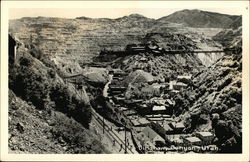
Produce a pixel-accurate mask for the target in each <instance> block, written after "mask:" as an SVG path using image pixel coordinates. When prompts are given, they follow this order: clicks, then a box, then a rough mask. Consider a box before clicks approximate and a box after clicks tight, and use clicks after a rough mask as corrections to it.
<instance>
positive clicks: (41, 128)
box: [9, 90, 108, 154]
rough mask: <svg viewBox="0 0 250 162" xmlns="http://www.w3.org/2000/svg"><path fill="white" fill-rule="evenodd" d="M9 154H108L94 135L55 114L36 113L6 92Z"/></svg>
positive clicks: (67, 118) (19, 99)
mask: <svg viewBox="0 0 250 162" xmlns="http://www.w3.org/2000/svg"><path fill="white" fill-rule="evenodd" d="M9 103H10V106H9V153H19V154H20V153H25V154H28V153H32V154H34V153H37V154H48V153H50V154H52V153H54V154H56V153H57V154H72V153H73V154H79V153H88V154H91V153H92V154H93V153H94V154H96V153H108V151H107V150H106V148H104V147H103V146H102V145H101V143H100V141H99V137H98V135H95V134H94V132H93V131H90V130H88V129H86V128H84V127H83V126H82V125H81V124H79V123H78V122H76V121H75V120H74V119H72V118H70V117H68V116H66V115H65V114H63V113H60V112H58V111H53V110H52V111H44V110H38V109H37V108H36V107H35V106H34V105H32V103H30V102H26V101H24V100H22V99H21V98H19V97H17V96H16V95H15V94H14V93H13V92H12V91H11V90H10V91H9Z"/></svg>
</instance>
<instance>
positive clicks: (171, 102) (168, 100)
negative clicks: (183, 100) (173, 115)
mask: <svg viewBox="0 0 250 162" xmlns="http://www.w3.org/2000/svg"><path fill="white" fill-rule="evenodd" d="M166 100H167V102H168V103H169V104H170V105H173V104H174V103H173V101H171V100H170V99H166Z"/></svg>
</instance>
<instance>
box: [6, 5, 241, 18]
mask: <svg viewBox="0 0 250 162" xmlns="http://www.w3.org/2000/svg"><path fill="white" fill-rule="evenodd" d="M183 9H186V8H10V9H9V19H18V18H22V17H37V16H44V17H61V18H76V17H80V16H85V17H90V18H118V17H122V16H126V15H130V14H133V13H137V14H141V15H143V16H146V17H148V18H154V19H158V18H161V17H163V16H167V15H170V14H172V13H174V12H176V11H179V10H183ZM188 9H199V10H204V11H211V12H218V13H223V14H230V15H241V8H188Z"/></svg>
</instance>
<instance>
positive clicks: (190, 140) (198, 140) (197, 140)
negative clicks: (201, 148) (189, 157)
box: [185, 137, 201, 143]
mask: <svg viewBox="0 0 250 162" xmlns="http://www.w3.org/2000/svg"><path fill="white" fill-rule="evenodd" d="M185 139H186V140H187V141H189V142H191V143H194V142H201V140H200V139H199V138H197V137H188V138H185Z"/></svg>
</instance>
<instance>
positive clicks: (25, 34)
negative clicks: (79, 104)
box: [9, 11, 238, 73]
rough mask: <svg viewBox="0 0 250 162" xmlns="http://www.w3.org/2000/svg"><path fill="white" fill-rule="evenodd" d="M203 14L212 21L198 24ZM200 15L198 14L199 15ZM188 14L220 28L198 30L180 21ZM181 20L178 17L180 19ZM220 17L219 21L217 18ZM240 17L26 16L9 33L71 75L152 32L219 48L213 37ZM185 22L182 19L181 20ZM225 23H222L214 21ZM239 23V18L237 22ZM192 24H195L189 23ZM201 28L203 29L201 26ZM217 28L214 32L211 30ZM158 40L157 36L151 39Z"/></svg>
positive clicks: (209, 13) (139, 40)
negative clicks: (39, 51)
mask: <svg viewBox="0 0 250 162" xmlns="http://www.w3.org/2000/svg"><path fill="white" fill-rule="evenodd" d="M193 12H194V13H195V14H196V15H199V14H198V13H203V14H202V15H201V18H204V17H206V16H208V17H209V19H207V20H204V21H205V22H203V21H197V20H196V19H194V16H192V14H193ZM196 12H197V13H196ZM179 13H185V15H186V17H190V18H189V19H192V20H193V21H194V20H195V21H197V22H200V23H201V24H216V25H217V26H211V25H205V26H201V27H202V28H199V30H198V29H196V28H193V27H198V26H192V25H191V27H190V25H188V24H181V23H182V22H180V21H178V22H172V21H171V20H172V19H176V20H178V18H176V16H175V15H176V14H177V15H178V14H179ZM177 17H178V16H177ZM214 17H216V19H215V18H214ZM217 17H218V18H217ZM236 18H237V16H228V15H221V14H216V13H211V12H204V11H180V12H176V13H174V14H172V15H169V16H168V17H163V18H161V19H157V20H155V19H149V18H146V17H144V16H142V15H139V14H131V15H129V16H124V17H121V18H117V19H107V18H100V19H92V18H87V17H78V18H76V19H63V18H49V17H36V18H29V17H24V18H21V19H16V20H10V21H9V32H10V33H12V34H13V35H14V36H15V37H17V38H18V39H19V40H21V41H22V42H23V43H24V44H25V45H26V46H31V45H33V46H34V47H35V48H37V49H39V50H41V54H42V55H47V56H48V57H50V59H52V60H53V61H54V62H55V64H56V65H57V66H58V67H59V68H60V69H61V70H63V71H65V72H67V73H69V70H68V69H69V68H70V69H71V71H72V73H73V72H80V68H79V65H78V63H80V64H82V63H89V62H92V61H93V59H92V58H93V57H95V56H97V55H98V54H99V53H100V51H101V50H113V51H117V50H124V48H125V47H126V45H127V44H132V43H135V44H137V43H141V42H142V39H144V38H145V37H146V38H147V36H148V33H149V34H150V33H163V34H165V33H181V34H183V35H185V36H187V37H189V38H190V39H193V40H194V41H196V42H197V47H198V48H200V49H204V48H207V47H213V48H216V49H219V48H220V46H218V44H217V45H216V44H215V42H213V41H212V40H211V39H210V38H211V37H212V36H214V35H215V34H217V33H218V32H219V31H221V30H222V29H221V28H223V27H224V26H226V27H227V25H228V24H230V23H231V19H236ZM181 20H182V19H181ZM214 20H216V21H221V22H220V23H219V24H223V25H218V23H217V22H216V23H215V22H214ZM237 20H238V19H237ZM188 22H192V21H188ZM199 27H200V26H199ZM205 27H216V28H214V30H213V31H211V29H210V28H205ZM151 37H155V39H158V38H157V37H158V36H157V35H154V36H151ZM159 40H160V41H162V42H161V43H162V45H163V46H167V42H168V41H167V40H166V42H164V41H165V38H164V37H162V36H161V37H160V38H159Z"/></svg>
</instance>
